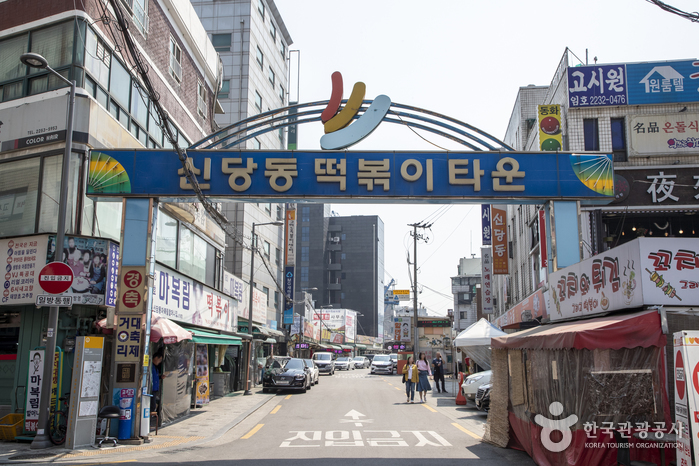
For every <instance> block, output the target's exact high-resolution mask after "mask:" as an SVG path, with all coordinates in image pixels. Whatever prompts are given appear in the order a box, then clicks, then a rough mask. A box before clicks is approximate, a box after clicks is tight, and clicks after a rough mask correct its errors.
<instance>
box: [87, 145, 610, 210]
mask: <svg viewBox="0 0 699 466" xmlns="http://www.w3.org/2000/svg"><path fill="white" fill-rule="evenodd" d="M188 157H189V159H188V163H189V164H190V165H191V167H192V170H193V171H194V172H195V173H197V180H198V183H199V186H200V188H201V190H202V192H203V193H204V194H205V195H207V196H212V197H234V198H250V199H261V198H266V199H270V200H271V199H288V198H294V199H304V198H311V199H314V200H319V201H320V200H323V199H326V200H328V201H332V199H337V198H351V199H352V200H353V201H357V202H362V201H365V202H381V203H386V202H392V201H406V200H410V201H411V202H419V201H430V200H432V201H433V200H435V199H450V200H454V201H457V200H462V201H477V200H482V199H490V200H491V201H490V203H493V202H496V203H497V202H498V200H500V203H505V202H506V200H508V199H513V198H516V199H517V202H518V203H519V204H522V203H533V202H536V201H537V200H540V199H553V200H556V199H559V200H560V199H576V200H578V199H595V198H600V199H604V198H611V196H613V194H614V183H613V179H614V173H613V172H614V170H613V168H612V157H611V155H608V154H584V155H582V154H572V153H562V152H550V153H548V152H531V153H530V152H347V151H336V152H332V151H323V152H312V151H294V152H270V151H254V152H253V151H250V152H247V151H213V150H209V151H206V150H203V151H195V150H192V151H188ZM90 166H91V170H97V171H100V172H104V173H105V176H106V174H107V173H108V175H109V177H110V180H111V181H110V183H106V184H100V185H88V194H89V195H90V196H93V197H98V198H100V197H105V196H118V197H122V196H138V197H177V198H182V197H193V196H194V190H193V188H192V186H191V185H190V184H189V182H188V181H187V179H186V177H185V175H184V170H183V169H182V165H181V163H180V161H179V159H178V158H177V156H176V155H175V153H173V152H170V151H162V150H121V151H118V150H114V151H104V152H96V151H95V152H93V153H92V155H91V164H90ZM593 172H594V174H595V176H594V177H592V176H590V174H592V173H593ZM154 173H157V174H158V175H159V176H153V174H154ZM93 178H96V177H93Z"/></svg>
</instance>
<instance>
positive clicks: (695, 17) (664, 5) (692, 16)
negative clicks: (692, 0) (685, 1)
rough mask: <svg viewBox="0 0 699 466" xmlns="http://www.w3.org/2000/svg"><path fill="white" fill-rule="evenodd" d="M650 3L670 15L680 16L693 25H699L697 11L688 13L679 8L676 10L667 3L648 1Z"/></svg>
mask: <svg viewBox="0 0 699 466" xmlns="http://www.w3.org/2000/svg"><path fill="white" fill-rule="evenodd" d="M646 1H647V2H648V3H651V4H653V5H655V6H657V7H659V8H660V9H662V10H665V11H667V12H668V13H672V14H674V15H677V16H680V17H682V18H684V19H688V20H689V21H692V22H693V23H699V13H697V12H696V11H695V12H694V13H688V12H686V11H683V10H680V9H679V8H676V7H674V6H672V5H668V4H667V3H664V2H661V1H660V0H646Z"/></svg>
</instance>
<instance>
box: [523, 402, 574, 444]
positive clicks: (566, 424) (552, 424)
mask: <svg viewBox="0 0 699 466" xmlns="http://www.w3.org/2000/svg"><path fill="white" fill-rule="evenodd" d="M549 412H550V413H551V414H552V415H553V416H560V415H561V414H562V413H563V405H562V404H561V403H559V402H558V401H554V402H553V403H551V404H550V405H549ZM534 422H536V423H537V424H538V425H540V426H541V427H542V429H541V443H542V444H543V445H544V448H546V449H547V450H548V451H550V452H552V453H560V452H562V451H563V450H565V449H566V448H568V446H569V445H570V442H571V441H572V440H573V434H572V432H571V431H570V428H571V427H572V426H574V425H575V423H576V422H578V416H576V415H575V414H571V415H570V416H568V417H567V418H564V419H549V418H547V417H544V416H542V415H541V414H537V415H536V416H534ZM555 431H559V432H560V433H561V434H562V438H561V440H559V441H557V442H555V441H553V440H552V439H551V434H552V433H553V432H555Z"/></svg>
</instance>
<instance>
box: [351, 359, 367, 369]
mask: <svg viewBox="0 0 699 466" xmlns="http://www.w3.org/2000/svg"><path fill="white" fill-rule="evenodd" d="M352 364H354V368H355V369H366V368H367V367H369V360H368V359H367V358H365V357H364V356H357V357H356V358H352Z"/></svg>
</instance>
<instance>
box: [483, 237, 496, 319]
mask: <svg viewBox="0 0 699 466" xmlns="http://www.w3.org/2000/svg"><path fill="white" fill-rule="evenodd" d="M481 295H482V296H481V298H482V299H481V302H482V303H483V305H482V308H483V309H482V311H483V314H492V313H493V310H494V306H493V252H492V251H491V250H490V247H482V248H481Z"/></svg>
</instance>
